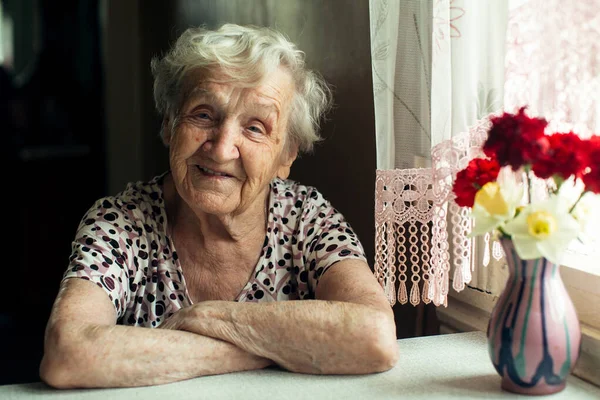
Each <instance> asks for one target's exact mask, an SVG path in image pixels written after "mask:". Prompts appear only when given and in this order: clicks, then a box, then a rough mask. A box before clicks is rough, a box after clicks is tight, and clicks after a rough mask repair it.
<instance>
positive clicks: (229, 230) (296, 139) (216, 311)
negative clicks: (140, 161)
mask: <svg viewBox="0 0 600 400" xmlns="http://www.w3.org/2000/svg"><path fill="white" fill-rule="evenodd" d="M152 70H153V73H154V78H155V82H154V97H155V100H156V105H157V108H158V111H159V112H160V113H161V114H162V116H163V125H162V138H163V141H164V143H165V145H166V146H167V147H168V148H169V160H170V170H169V171H168V172H166V173H164V174H162V175H160V176H158V177H155V178H154V179H152V180H151V181H149V182H137V183H132V184H129V185H128V187H127V188H126V189H125V191H123V192H121V193H119V194H118V195H116V196H114V197H106V198H103V199H100V200H98V201H97V202H96V204H94V205H93V206H92V207H91V209H90V210H89V212H88V213H87V215H85V216H84V218H83V219H82V222H81V224H80V226H79V228H78V231H77V233H76V237H75V240H74V242H73V246H72V249H73V250H72V251H73V253H72V255H71V257H70V264H69V267H68V269H67V271H66V273H65V275H64V280H63V282H62V284H61V287H60V291H59V294H58V296H57V299H56V302H55V304H54V307H53V311H52V314H51V317H50V320H49V322H48V327H47V330H46V338H45V354H44V358H43V360H42V363H41V367H40V373H41V377H42V379H43V380H44V381H45V382H47V383H48V384H50V385H51V386H54V387H58V388H72V387H117V386H141V385H154V384H161V383H167V382H173V381H178V380H183V379H188V378H193V377H198V376H202V375H212V374H222V373H228V372H232V371H241V370H249V369H258V368H264V367H266V366H269V365H277V366H280V367H282V368H285V369H287V370H290V371H295V372H301V373H315V374H364V373H373V372H378V371H384V370H387V369H389V368H391V367H392V366H393V365H394V364H395V363H396V360H397V346H396V336H395V325H394V319H393V315H392V311H391V308H390V306H389V303H388V302H387V300H386V298H385V296H384V294H383V291H382V289H381V287H380V286H379V284H378V283H377V281H376V279H375V278H374V276H373V274H372V273H371V271H370V269H369V267H368V265H367V263H366V261H365V257H364V254H363V249H362V246H361V244H360V242H359V240H358V238H357V236H356V234H355V233H354V232H353V231H352V229H351V227H350V225H349V224H348V223H347V222H346V221H345V220H344V217H343V216H342V215H341V214H340V213H339V212H338V211H336V210H335V209H334V208H333V207H332V206H331V204H330V203H329V202H328V201H327V200H325V199H324V198H323V196H322V195H321V194H320V193H319V192H318V191H317V190H316V189H314V188H312V187H308V186H303V185H301V184H299V183H296V182H293V181H291V180H287V178H288V175H289V172H290V167H291V165H292V163H293V162H294V160H295V159H296V157H297V155H298V154H299V153H300V152H307V151H310V150H311V148H312V146H313V143H314V142H316V141H317V140H319V136H318V134H317V128H318V126H317V125H318V121H319V120H320V117H321V115H322V113H323V112H324V111H325V110H326V109H327V108H328V106H329V104H330V95H329V90H328V89H327V86H326V84H325V83H324V82H323V81H322V80H321V78H319V77H318V76H317V75H316V74H315V73H313V72H311V71H308V70H306V69H305V67H304V57H303V53H302V52H301V51H299V50H298V49H297V48H296V47H295V46H294V45H293V44H292V43H290V42H289V41H287V40H286V39H285V38H284V37H283V35H281V34H280V33H278V32H275V31H273V30H270V29H266V28H255V27H242V26H237V25H231V24H228V25H224V26H222V27H221V28H220V29H219V30H216V31H210V30H205V29H189V30H188V31H186V32H185V33H184V34H183V35H182V36H181V37H180V38H179V39H178V40H177V42H176V43H175V45H174V47H173V48H172V49H171V51H170V52H169V53H168V54H167V55H166V56H165V57H164V58H162V59H155V60H154V61H153V62H152ZM153 328H158V329H153Z"/></svg>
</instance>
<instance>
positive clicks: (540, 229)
mask: <svg viewBox="0 0 600 400" xmlns="http://www.w3.org/2000/svg"><path fill="white" fill-rule="evenodd" d="M527 226H528V228H529V229H528V230H529V234H530V235H531V236H533V237H535V238H536V239H547V238H548V236H550V235H552V234H553V233H554V232H556V218H554V216H553V215H552V214H550V213H549V212H547V211H535V212H532V213H531V214H529V215H528V216H527Z"/></svg>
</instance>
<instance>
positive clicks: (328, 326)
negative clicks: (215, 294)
mask: <svg viewBox="0 0 600 400" xmlns="http://www.w3.org/2000/svg"><path fill="white" fill-rule="evenodd" d="M180 329H184V330H188V331H190V332H194V333H197V334H200V335H204V336H210V337H213V338H217V339H221V340H225V341H228V342H230V343H232V344H234V345H236V346H238V347H240V348H242V349H244V350H246V351H248V352H251V353H253V354H256V355H258V356H261V357H265V358H268V359H271V360H273V361H274V362H275V363H277V364H279V365H280V366H282V367H284V368H286V369H288V370H291V371H295V372H303V373H323V374H360V373H371V372H379V371H384V370H387V369H389V368H391V367H392V366H393V365H394V364H395V363H396V361H397V357H398V354H397V344H396V336H395V334H396V333H395V325H394V321H393V316H392V315H391V312H390V313H389V315H388V314H386V313H384V312H381V311H378V310H375V309H373V308H371V307H368V306H364V305H360V304H352V303H346V302H331V301H320V300H314V301H288V302H273V303H262V304H256V303H232V302H220V301H211V302H203V303H198V304H196V305H194V306H193V311H191V312H188V313H187V314H186V318H185V322H184V323H182V325H181V327H180Z"/></svg>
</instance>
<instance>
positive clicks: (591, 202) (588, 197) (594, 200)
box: [572, 192, 600, 245]
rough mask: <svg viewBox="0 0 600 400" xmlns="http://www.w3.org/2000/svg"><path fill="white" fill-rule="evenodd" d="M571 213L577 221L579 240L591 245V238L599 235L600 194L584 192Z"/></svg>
mask: <svg viewBox="0 0 600 400" xmlns="http://www.w3.org/2000/svg"><path fill="white" fill-rule="evenodd" d="M572 214H573V217H575V219H576V220H577V222H578V223H579V227H580V233H579V238H580V240H581V241H582V243H584V244H588V245H591V244H592V242H593V240H592V238H598V237H600V195H597V194H594V193H591V192H588V193H586V194H584V195H583V197H582V198H581V200H579V202H578V203H577V205H576V206H575V209H573V212H572ZM596 240H597V239H596Z"/></svg>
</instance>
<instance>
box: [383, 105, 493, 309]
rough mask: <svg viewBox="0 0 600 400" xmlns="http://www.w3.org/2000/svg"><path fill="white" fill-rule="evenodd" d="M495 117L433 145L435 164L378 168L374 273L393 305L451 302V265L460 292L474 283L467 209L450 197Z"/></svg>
mask: <svg viewBox="0 0 600 400" xmlns="http://www.w3.org/2000/svg"><path fill="white" fill-rule="evenodd" d="M494 115H495V114H490V115H489V116H487V117H486V118H483V119H482V120H480V121H479V122H478V123H476V124H475V125H474V126H473V127H472V128H471V129H470V130H469V132H465V133H462V134H460V135H457V136H455V137H453V138H452V139H451V140H447V141H444V142H442V143H440V144H438V145H437V146H435V147H434V148H433V150H432V152H431V156H432V168H419V169H394V170H378V171H377V176H376V184H375V250H376V251H375V254H376V256H375V276H376V277H377V279H378V280H379V283H380V284H381V285H382V287H383V288H384V289H385V292H386V295H387V296H388V300H389V301H390V304H392V305H393V304H395V303H396V301H398V302H399V303H400V304H406V303H407V302H409V301H410V303H411V304H412V305H415V306H416V305H417V304H419V303H420V301H421V300H422V301H423V302H424V303H426V304H428V303H430V302H433V303H434V304H435V305H436V306H439V305H444V306H447V296H448V290H449V277H450V271H451V266H452V267H453V270H454V272H453V277H452V287H453V288H454V289H455V290H456V291H461V290H463V289H464V287H465V284H466V283H468V282H470V280H471V268H472V266H473V265H474V264H475V263H474V262H473V260H472V259H473V257H474V251H473V249H474V244H475V242H474V241H475V239H474V238H470V237H468V234H469V232H470V231H471V222H470V218H469V210H468V209H467V208H461V207H459V206H457V205H456V203H454V201H450V200H453V196H454V195H453V194H452V182H453V180H454V177H455V176H456V173H457V172H458V171H460V170H461V169H462V168H464V167H465V166H466V165H467V164H468V162H469V160H471V159H472V158H474V157H478V156H480V155H481V154H482V153H481V147H482V146H483V143H484V141H485V139H486V137H487V131H488V129H489V127H490V117H492V116H494ZM450 237H452V240H451V241H449V239H450ZM489 240H490V238H489V237H487V241H488V243H489ZM497 247H498V246H493V247H492V249H493V250H492V252H493V256H494V258H499V257H501V252H499V251H497ZM488 260H489V257H488Z"/></svg>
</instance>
